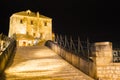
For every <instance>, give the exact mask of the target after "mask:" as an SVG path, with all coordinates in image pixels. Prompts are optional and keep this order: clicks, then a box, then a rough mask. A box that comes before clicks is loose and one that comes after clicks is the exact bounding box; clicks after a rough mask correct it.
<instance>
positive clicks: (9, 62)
mask: <svg viewBox="0 0 120 80" xmlns="http://www.w3.org/2000/svg"><path fill="white" fill-rule="evenodd" d="M15 53H16V49H15V50H14V52H13V54H12V55H11V56H10V57H9V59H8V61H7V63H6V64H7V65H6V67H5V69H7V68H9V67H10V66H11V65H12V64H13V62H14V57H15ZM5 69H4V71H5ZM0 80H6V73H5V72H3V73H2V75H1V76H0Z"/></svg>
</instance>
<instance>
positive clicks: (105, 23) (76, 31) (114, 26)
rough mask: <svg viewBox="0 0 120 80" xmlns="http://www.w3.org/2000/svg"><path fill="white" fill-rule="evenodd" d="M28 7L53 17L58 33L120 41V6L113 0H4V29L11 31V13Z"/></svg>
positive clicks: (0, 21) (0, 25) (0, 17)
mask: <svg viewBox="0 0 120 80" xmlns="http://www.w3.org/2000/svg"><path fill="white" fill-rule="evenodd" d="M28 9H30V10H31V11H33V12H37V11H39V12H40V14H42V15H45V16H48V17H51V18H52V19H53V24H52V25H53V32H54V33H57V34H66V35H72V36H80V37H81V38H89V39H90V40H91V41H113V42H119V41H120V36H119V32H120V31H119V26H120V19H119V18H120V11H119V10H120V6H119V2H116V1H110V0H109V1H106V0H77V1H76V0H1V1H0V33H4V34H5V35H8V30H9V17H10V16H11V15H12V14H13V13H15V12H19V11H26V10H28Z"/></svg>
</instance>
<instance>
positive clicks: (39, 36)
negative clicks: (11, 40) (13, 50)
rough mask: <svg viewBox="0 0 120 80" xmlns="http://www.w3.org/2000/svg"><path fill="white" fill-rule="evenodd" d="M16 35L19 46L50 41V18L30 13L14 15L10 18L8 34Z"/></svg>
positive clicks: (28, 11) (23, 12)
mask: <svg viewBox="0 0 120 80" xmlns="http://www.w3.org/2000/svg"><path fill="white" fill-rule="evenodd" d="M14 34H15V35H16V39H17V44H18V45H19V46H23V45H25V46H27V45H35V44H37V43H38V42H39V41H43V40H52V18H49V17H46V16H44V15H41V14H39V12H36V13H35V12H31V11H30V10H27V11H21V12H17V13H14V14H13V15H12V16H11V17H10V26H9V34H8V36H9V37H11V36H13V35H14Z"/></svg>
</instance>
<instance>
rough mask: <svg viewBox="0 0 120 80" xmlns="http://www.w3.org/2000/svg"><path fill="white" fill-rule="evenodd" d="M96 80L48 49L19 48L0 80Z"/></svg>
mask: <svg viewBox="0 0 120 80" xmlns="http://www.w3.org/2000/svg"><path fill="white" fill-rule="evenodd" d="M1 79H2V80H94V79H92V78H91V77H89V76H87V75H86V74H84V73H83V72H82V71H80V70H78V69H77V68H75V67H74V66H72V65H71V64H69V63H68V62H67V61H65V60H64V59H62V58H61V57H60V56H58V55H57V54H56V53H55V52H53V51H52V50H51V49H49V48H48V47H46V46H44V45H42V46H27V47H17V51H16V54H15V56H14V59H13V61H11V65H10V66H9V67H8V68H7V69H6V70H5V72H4V75H3V76H2V77H1V78H0V80H1Z"/></svg>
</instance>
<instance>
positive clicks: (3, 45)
mask: <svg viewBox="0 0 120 80" xmlns="http://www.w3.org/2000/svg"><path fill="white" fill-rule="evenodd" d="M15 49H16V40H15V39H14V38H9V37H7V36H5V35H3V34H0V74H2V73H3V72H4V69H5V68H6V66H7V64H8V61H9V59H12V56H13V54H14V51H15Z"/></svg>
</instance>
